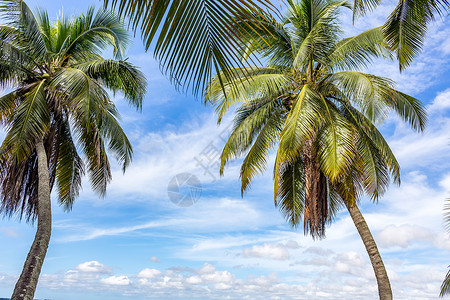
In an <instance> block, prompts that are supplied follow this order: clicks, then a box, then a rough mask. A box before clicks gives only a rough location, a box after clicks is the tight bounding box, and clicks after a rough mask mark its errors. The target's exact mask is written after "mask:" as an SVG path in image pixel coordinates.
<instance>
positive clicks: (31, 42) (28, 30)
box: [0, 0, 47, 57]
mask: <svg viewBox="0 0 450 300" xmlns="http://www.w3.org/2000/svg"><path fill="white" fill-rule="evenodd" d="M0 13H2V15H3V16H5V17H6V19H7V20H8V23H7V25H9V26H11V27H14V28H16V29H18V30H19V31H20V32H21V33H22V38H23V39H25V40H26V42H27V44H25V43H24V44H23V47H24V49H26V52H28V53H33V55H35V56H36V57H44V56H45V55H46V54H47V48H46V45H45V41H44V39H43V38H42V35H41V32H40V30H39V24H38V23H37V21H36V19H35V17H34V15H33V12H32V11H31V9H30V8H29V7H28V6H27V4H26V3H25V2H24V1H23V0H2V1H0Z"/></svg>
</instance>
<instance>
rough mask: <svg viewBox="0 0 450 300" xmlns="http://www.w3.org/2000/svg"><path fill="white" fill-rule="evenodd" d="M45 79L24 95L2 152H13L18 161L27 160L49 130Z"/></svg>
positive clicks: (3, 144)
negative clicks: (38, 140) (38, 141)
mask: <svg viewBox="0 0 450 300" xmlns="http://www.w3.org/2000/svg"><path fill="white" fill-rule="evenodd" d="M44 89H45V79H44V80H42V81H41V82H38V83H36V85H35V86H34V87H33V88H31V89H30V91H29V92H27V93H26V94H25V95H24V99H23V101H22V103H21V104H20V105H19V106H18V107H17V110H16V111H15V113H14V116H13V118H12V122H11V124H10V125H9V124H8V125H9V126H8V127H10V128H9V130H8V133H7V135H6V137H5V139H4V141H3V143H2V146H1V151H7V152H12V153H13V154H14V157H15V159H16V160H17V161H21V160H24V159H26V157H28V156H29V155H30V154H31V152H32V151H33V150H34V148H35V141H36V139H37V138H38V137H41V136H44V135H45V134H46V133H47V132H48V129H49V121H50V112H49V110H48V106H47V102H46V97H45V91H44Z"/></svg>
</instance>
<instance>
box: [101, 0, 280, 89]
mask: <svg viewBox="0 0 450 300" xmlns="http://www.w3.org/2000/svg"><path fill="white" fill-rule="evenodd" d="M104 3H105V6H110V7H112V8H114V9H117V10H118V11H119V12H120V13H121V14H123V15H124V16H126V17H128V18H129V19H130V25H131V26H132V28H134V29H135V30H139V31H140V32H141V34H142V38H143V40H144V44H145V47H146V49H149V48H150V46H151V44H152V42H153V41H155V42H156V43H155V45H154V46H155V48H154V51H153V53H154V56H155V57H156V58H157V59H158V60H159V61H160V65H161V69H162V71H163V72H165V73H166V74H167V75H168V77H169V78H170V79H171V80H172V83H174V84H175V85H176V86H177V87H179V88H183V89H185V90H186V89H188V88H192V91H193V92H194V94H198V92H200V93H201V92H202V91H203V89H204V88H205V86H206V83H207V82H208V81H209V80H210V79H211V77H212V76H213V75H214V74H215V72H217V71H219V70H223V71H224V72H223V73H222V75H223V76H224V77H228V78H229V76H231V74H230V73H228V72H227V71H226V70H228V69H229V68H230V67H232V66H235V65H239V66H242V64H241V61H240V56H239V52H240V50H242V49H241V48H240V47H239V42H240V40H241V39H242V38H245V35H242V33H243V32H246V31H248V30H251V29H250V28H249V27H248V26H247V24H242V23H241V22H235V21H234V20H235V19H241V20H243V19H246V20H249V22H250V23H253V22H254V21H255V20H250V17H251V14H250V13H249V11H250V12H257V11H258V9H259V8H265V9H269V10H271V11H273V12H275V11H276V10H275V7H274V6H273V4H271V1H270V0H239V1H235V0H190V1H183V0H104ZM233 17H234V18H235V19H233ZM229 79H230V78H229Z"/></svg>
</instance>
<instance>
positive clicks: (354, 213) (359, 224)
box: [346, 203, 392, 300]
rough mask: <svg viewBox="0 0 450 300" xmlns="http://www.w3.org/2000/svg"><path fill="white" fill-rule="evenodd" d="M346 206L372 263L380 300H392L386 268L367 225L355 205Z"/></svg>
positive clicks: (347, 204)
mask: <svg viewBox="0 0 450 300" xmlns="http://www.w3.org/2000/svg"><path fill="white" fill-rule="evenodd" d="M346 206H347V209H348V212H349V213H350V216H351V217H352V220H353V223H354V224H355V226H356V229H357V230H358V233H359V235H360V236H361V239H362V241H363V243H364V246H365V247H366V250H367V253H368V254H369V258H370V262H371V263H372V267H373V270H374V272H375V277H376V278H377V283H378V293H379V295H380V300H392V290H391V284H390V283H389V278H388V275H387V272H386V268H385V267H384V263H383V260H382V259H381V255H380V252H379V251H378V247H377V244H376V243H375V240H374V239H373V236H372V234H371V233H370V230H369V226H367V223H366V221H365V220H364V217H363V215H362V214H361V212H360V211H359V208H358V206H357V205H356V204H354V203H353V204H349V203H346Z"/></svg>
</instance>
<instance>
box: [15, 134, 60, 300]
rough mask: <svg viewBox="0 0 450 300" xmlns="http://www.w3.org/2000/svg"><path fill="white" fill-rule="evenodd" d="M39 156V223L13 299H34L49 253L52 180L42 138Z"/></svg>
mask: <svg viewBox="0 0 450 300" xmlns="http://www.w3.org/2000/svg"><path fill="white" fill-rule="evenodd" d="M36 153H37V157H38V176H39V177H38V178H39V183H38V225H37V231H36V235H35V237H34V242H33V245H32V246H31V249H30V252H28V256H27V260H26V261H25V264H24V266H23V270H22V274H21V275H20V277H19V280H18V281H17V283H16V286H15V287H14V292H13V295H12V297H11V300H32V299H33V297H34V292H35V291H36V286H37V283H38V279H39V274H40V273H41V268H42V264H43V262H44V258H45V255H46V253H47V248H48V244H49V242H50V235H51V230H52V212H51V201H50V181H49V174H48V165H47V154H46V153H45V148H44V143H43V141H42V140H40V141H38V142H37V143H36Z"/></svg>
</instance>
